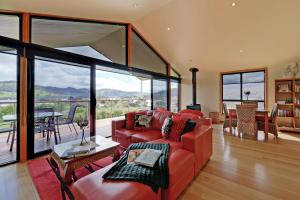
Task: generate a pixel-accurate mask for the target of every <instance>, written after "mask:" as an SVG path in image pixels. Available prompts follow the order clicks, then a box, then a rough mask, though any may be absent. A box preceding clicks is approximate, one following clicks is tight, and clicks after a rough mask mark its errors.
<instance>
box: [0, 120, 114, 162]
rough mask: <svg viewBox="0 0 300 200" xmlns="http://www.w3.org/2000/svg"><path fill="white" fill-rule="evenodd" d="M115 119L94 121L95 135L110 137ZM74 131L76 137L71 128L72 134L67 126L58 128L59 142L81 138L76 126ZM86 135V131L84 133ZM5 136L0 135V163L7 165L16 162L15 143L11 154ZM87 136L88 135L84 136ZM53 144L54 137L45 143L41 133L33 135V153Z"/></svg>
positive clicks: (4, 134)
mask: <svg viewBox="0 0 300 200" xmlns="http://www.w3.org/2000/svg"><path fill="white" fill-rule="evenodd" d="M112 119H117V118H108V119H100V120H97V121H96V134H97V135H101V136H103V137H110V136H111V120H112ZM75 126H76V129H77V131H78V135H76V133H75V131H74V129H73V127H72V132H70V129H69V127H68V125H63V126H60V135H61V142H62V143H63V142H67V141H71V140H75V139H80V138H81V133H82V132H81V130H80V129H79V127H78V126H77V125H75ZM86 133H88V130H87V131H86ZM7 136H8V133H1V134H0V163H1V164H2V163H7V162H10V161H13V160H16V141H15V144H14V147H13V150H12V152H10V151H9V148H10V142H9V143H7V142H6V140H7ZM86 136H89V134H86ZM54 144H55V140H54V136H53V135H52V136H51V138H50V141H49V142H47V141H46V137H43V136H42V134H41V133H38V134H35V152H40V151H44V150H47V149H49V148H51V147H52V146H53V145H54Z"/></svg>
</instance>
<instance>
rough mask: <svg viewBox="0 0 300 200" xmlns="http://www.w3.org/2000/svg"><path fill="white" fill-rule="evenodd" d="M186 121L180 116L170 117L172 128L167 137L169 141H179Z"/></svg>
mask: <svg viewBox="0 0 300 200" xmlns="http://www.w3.org/2000/svg"><path fill="white" fill-rule="evenodd" d="M186 121H187V120H186V119H184V118H183V117H181V116H180V115H173V116H172V127H171V132H170V135H169V139H170V140H173V141H180V136H181V133H182V131H183V129H184V127H185V123H186Z"/></svg>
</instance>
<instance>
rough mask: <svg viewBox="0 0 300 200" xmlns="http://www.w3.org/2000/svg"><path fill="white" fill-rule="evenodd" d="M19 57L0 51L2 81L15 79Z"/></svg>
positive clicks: (0, 75)
mask: <svg viewBox="0 0 300 200" xmlns="http://www.w3.org/2000/svg"><path fill="white" fill-rule="evenodd" d="M16 63H17V58H16V56H15V55H10V54H3V53H0V81H15V80H16V78H17V73H16Z"/></svg>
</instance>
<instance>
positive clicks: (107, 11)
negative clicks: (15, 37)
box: [0, 0, 171, 22]
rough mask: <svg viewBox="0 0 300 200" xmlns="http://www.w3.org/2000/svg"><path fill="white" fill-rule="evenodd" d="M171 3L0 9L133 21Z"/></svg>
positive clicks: (31, 4)
mask: <svg viewBox="0 0 300 200" xmlns="http://www.w3.org/2000/svg"><path fill="white" fill-rule="evenodd" d="M170 1H171V0H0V9H7V10H18V11H27V12H33V13H44V14H56V15H62V16H74V17H81V18H94V19H106V20H117V21H120V22H133V21H135V20H137V19H140V18H141V17H143V16H145V15H147V14H148V13H150V12H151V11H153V10H156V9H158V8H160V7H161V6H163V5H166V4H167V3H168V2H170Z"/></svg>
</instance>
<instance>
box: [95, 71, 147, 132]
mask: <svg viewBox="0 0 300 200" xmlns="http://www.w3.org/2000/svg"><path fill="white" fill-rule="evenodd" d="M150 83H151V79H150V78H149V77H146V76H138V75H137V76H134V75H130V74H129V73H128V72H127V73H126V72H125V71H123V73H115V72H110V71H104V70H101V67H100V66H97V70H96V99H97V105H96V119H97V121H96V133H97V134H100V135H102V136H105V137H108V136H111V120H112V119H115V118H120V117H121V118H122V117H123V118H124V116H125V114H126V113H127V112H131V111H138V110H145V109H146V110H150V109H151V89H150V88H151V85H150Z"/></svg>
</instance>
